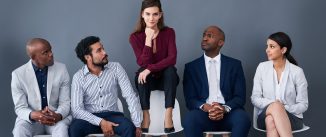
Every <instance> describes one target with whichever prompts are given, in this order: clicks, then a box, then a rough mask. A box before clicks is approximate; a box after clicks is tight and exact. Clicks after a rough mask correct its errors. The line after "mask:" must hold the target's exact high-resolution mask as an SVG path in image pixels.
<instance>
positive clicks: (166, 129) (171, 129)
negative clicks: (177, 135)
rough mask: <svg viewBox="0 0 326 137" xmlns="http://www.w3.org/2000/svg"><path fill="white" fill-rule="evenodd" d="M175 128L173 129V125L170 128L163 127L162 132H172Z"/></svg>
mask: <svg viewBox="0 0 326 137" xmlns="http://www.w3.org/2000/svg"><path fill="white" fill-rule="evenodd" d="M174 131H175V130H174V127H171V128H164V132H165V133H172V132H174Z"/></svg>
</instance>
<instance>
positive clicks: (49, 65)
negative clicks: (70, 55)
mask: <svg viewBox="0 0 326 137" xmlns="http://www.w3.org/2000/svg"><path fill="white" fill-rule="evenodd" d="M26 51H27V54H28V56H29V57H30V59H31V60H30V61H28V62H27V63H26V64H24V65H22V66H21V67H19V68H17V69H16V70H14V71H13V72H12V80H11V92H12V98H13V100H14V105H15V112H16V114H17V119H16V123H15V127H14V130H13V135H14V137H32V136H35V135H42V134H51V135H52V136H53V137H68V126H69V124H70V121H71V120H72V117H71V116H70V115H69V112H70V90H69V79H70V78H69V74H68V71H67V69H66V66H65V65H64V64H62V63H59V62H56V61H54V60H53V53H52V50H51V45H50V43H49V42H48V41H47V40H45V39H42V38H33V39H31V40H29V41H28V42H27V46H26Z"/></svg>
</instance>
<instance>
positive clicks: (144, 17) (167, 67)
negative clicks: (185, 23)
mask: <svg viewBox="0 0 326 137" xmlns="http://www.w3.org/2000/svg"><path fill="white" fill-rule="evenodd" d="M130 44H131V46H132V48H133V50H134V53H135V55H136V59H137V64H138V65H139V66H140V68H139V69H138V71H137V73H136V77H135V83H136V87H137V90H138V93H139V97H140V103H141V106H142V110H143V114H144V115H143V116H144V117H143V122H142V131H143V132H148V127H149V125H150V114H149V109H150V107H149V106H150V102H149V100H150V99H149V98H150V93H151V91H152V90H163V91H164V93H165V108H166V111H165V119H164V132H166V133H170V132H174V130H175V129H174V126H173V121H172V110H173V108H174V103H175V102H174V101H175V97H176V89H177V85H178V83H179V77H178V74H177V70H176V68H175V67H174V65H175V63H176V58H177V49H176V44H175V32H174V30H173V29H172V28H169V27H167V26H165V25H164V18H163V11H162V7H161V2H160V0H144V1H143V2H142V7H141V11H140V16H139V21H138V23H137V25H136V29H135V31H134V32H133V33H132V34H131V35H130Z"/></svg>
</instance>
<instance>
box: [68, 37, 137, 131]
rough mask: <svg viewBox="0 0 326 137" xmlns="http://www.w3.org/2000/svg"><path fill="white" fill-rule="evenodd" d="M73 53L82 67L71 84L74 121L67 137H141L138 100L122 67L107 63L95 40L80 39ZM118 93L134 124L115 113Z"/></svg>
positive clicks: (97, 40) (88, 38) (101, 48)
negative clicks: (90, 136) (97, 135)
mask: <svg viewBox="0 0 326 137" xmlns="http://www.w3.org/2000/svg"><path fill="white" fill-rule="evenodd" d="M75 51H76V54H77V56H78V58H79V59H80V60H81V61H82V62H83V63H84V64H85V65H84V66H83V67H82V68H81V69H80V70H78V71H77V72H76V73H75V75H74V77H73V80H72V87H71V110H72V115H73V118H74V119H73V121H72V123H71V125H70V128H69V136H70V137H84V136H86V135H88V134H94V133H103V134H104V135H105V136H113V135H114V134H117V135H119V136H121V137H135V136H136V137H140V135H141V129H140V124H141V121H142V117H143V115H142V111H141V107H140V103H139V98H138V96H137V95H136V93H135V92H134V90H133V88H132V86H131V84H130V81H129V79H128V76H127V73H126V72H125V70H124V69H123V68H122V66H121V65H120V64H119V63H117V62H109V61H108V55H107V54H106V52H105V50H104V47H103V45H102V44H101V43H100V39H99V38H98V37H95V36H89V37H86V38H84V39H82V40H81V41H80V42H79V43H78V45H77V47H76V49H75ZM120 89H121V92H122V96H123V97H124V98H125V99H126V102H127V104H128V108H129V110H130V114H131V118H132V121H133V122H131V121H130V120H129V119H127V118H126V117H125V116H124V115H123V113H121V112H119V110H118V104H117V102H118V91H119V90H120ZM136 127H137V128H136Z"/></svg>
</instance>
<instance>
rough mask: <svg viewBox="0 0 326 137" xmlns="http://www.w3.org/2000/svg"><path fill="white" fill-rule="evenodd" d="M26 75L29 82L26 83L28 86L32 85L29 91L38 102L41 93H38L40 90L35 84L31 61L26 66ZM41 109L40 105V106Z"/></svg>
mask: <svg viewBox="0 0 326 137" xmlns="http://www.w3.org/2000/svg"><path fill="white" fill-rule="evenodd" d="M26 71H27V74H26V77H27V78H30V80H29V81H28V85H32V86H31V87H30V88H31V89H30V90H31V91H32V92H35V94H36V99H37V100H40V99H41V93H40V89H39V86H38V83H37V79H36V75H35V71H34V68H33V66H32V61H31V60H30V61H29V62H28V64H27V70H26ZM40 107H41V104H40Z"/></svg>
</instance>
